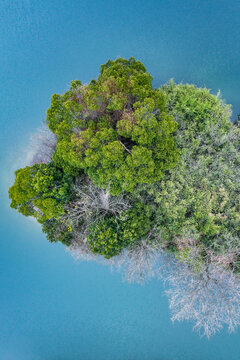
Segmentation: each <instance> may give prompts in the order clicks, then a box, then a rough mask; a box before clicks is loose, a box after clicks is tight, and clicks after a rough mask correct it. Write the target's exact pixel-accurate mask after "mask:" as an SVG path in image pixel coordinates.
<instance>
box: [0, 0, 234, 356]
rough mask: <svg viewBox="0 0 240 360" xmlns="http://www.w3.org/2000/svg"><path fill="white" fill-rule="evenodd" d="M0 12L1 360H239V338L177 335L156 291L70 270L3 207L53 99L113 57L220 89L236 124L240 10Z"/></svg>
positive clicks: (87, 5) (84, 6)
mask: <svg viewBox="0 0 240 360" xmlns="http://www.w3.org/2000/svg"><path fill="white" fill-rule="evenodd" d="M0 14H1V20H0V34H1V42H0V46H1V57H0V74H1V96H0V105H1V115H0V126H1V132H0V140H1V141H0V147H1V152H0V162H1V183H0V185H1V192H0V197H1V218H0V221H1V252H0V290H1V291H0V359H4V360H5V359H6V360H81V359H84V360H85V359H86V360H98V359H99V360H112V359H114V360H145V359H146V360H147V359H148V360H210V359H211V360H212V359H218V360H239V359H240V332H239V331H238V332H236V333H234V334H231V335H229V334H228V333H227V332H226V331H225V330H224V331H223V332H222V333H220V334H218V335H216V336H215V337H213V338H211V339H210V340H206V339H205V338H200V337H199V335H198V334H196V333H193V332H192V326H191V324H188V323H175V324H174V325H173V324H172V323H171V321H170V314H169V310H168V305H167V300H166V298H165V296H163V295H162V292H163V286H162V284H161V282H159V281H151V282H149V283H148V284H146V285H145V286H140V285H129V284H127V283H123V282H122V280H121V276H120V274H116V273H111V272H110V270H109V269H108V268H107V267H103V266H101V265H97V264H95V263H77V262H75V261H74V260H73V259H72V258H71V256H70V255H69V254H68V253H66V252H65V249H64V247H63V246H61V245H60V244H55V245H54V244H49V243H48V242H47V240H46V239H45V237H44V235H43V234H42V233H41V231H40V228H39V227H38V225H37V224H35V223H34V222H32V221H31V220H29V219H26V218H23V217H22V216H21V215H19V214H17V213H16V212H15V211H13V210H11V209H10V208H9V202H8V196H7V188H8V185H9V183H11V181H12V180H13V175H12V173H13V170H14V169H16V168H18V167H19V166H22V165H24V162H25V160H26V156H27V147H28V144H29V137H30V135H31V134H32V133H33V132H34V131H36V129H37V127H39V126H40V125H41V122H42V120H43V119H44V117H45V111H46V109H47V107H48V106H49V101H50V96H51V94H52V93H54V92H63V91H65V90H66V89H67V87H68V84H69V82H70V81H71V80H72V79H81V80H82V81H83V82H88V81H89V80H91V78H94V77H96V76H97V74H98V69H99V65H100V64H102V63H105V62H106V61H107V60H108V59H109V58H111V59H114V58H116V57H117V56H122V57H126V58H129V57H130V56H134V57H135V58H137V59H139V60H141V61H142V62H143V63H144V64H145V65H146V67H147V69H148V70H149V71H150V72H151V74H152V75H153V77H154V79H155V80H154V85H155V86H158V85H160V84H161V83H163V82H165V81H167V80H168V79H169V78H171V77H174V78H175V80H176V81H177V82H178V81H184V82H194V83H195V84H197V85H201V86H204V85H206V86H207V87H208V88H211V89H212V91H213V92H214V93H216V92H217V91H218V89H221V90H222V96H223V98H224V99H226V102H228V103H231V104H233V113H234V115H233V119H235V118H236V115H237V114H238V113H240V97H239V93H240V66H239V65H240V57H239V54H240V30H239V29H240V26H239V19H240V3H239V2H238V1H237V0H228V1H225V0H211V1H205V0H201V1H200V0H191V1H190V0H185V1H183V0H182V1H181V0H179V1H178V0H175V1H173V0H172V1H170V0H165V1H161V0H158V1H153V0H151V1H148V2H143V1H140V0H139V1H124V0H122V1H118V2H114V1H110V0H109V1H104V2H103V1H96V0H95V1H90V0H89V1H79V0H76V1H74V0H68V1H66V0H62V1H56V0H50V1H48V2H46V1H43V0H38V1H37V2H33V1H31V0H18V1H9V0H8V1H7V0H3V1H1V4H0Z"/></svg>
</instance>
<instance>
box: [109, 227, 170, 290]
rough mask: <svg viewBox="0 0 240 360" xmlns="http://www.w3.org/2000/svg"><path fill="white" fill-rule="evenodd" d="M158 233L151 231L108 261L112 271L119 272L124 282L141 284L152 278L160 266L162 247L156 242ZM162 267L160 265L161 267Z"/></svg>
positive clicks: (155, 230)
mask: <svg viewBox="0 0 240 360" xmlns="http://www.w3.org/2000/svg"><path fill="white" fill-rule="evenodd" d="M158 237H159V232H158V230H157V229H155V228H154V229H152V230H151V231H149V233H148V234H147V235H146V236H145V237H143V238H142V239H140V240H138V241H136V242H135V243H134V244H133V245H132V246H130V247H128V248H125V249H123V250H122V252H121V253H120V254H119V255H118V256H115V257H113V258H111V259H110V261H109V262H110V265H111V267H112V269H114V268H115V269H117V270H120V271H121V272H122V273H123V278H124V280H126V281H128V282H130V283H132V282H137V283H140V284H143V283H144V282H145V281H147V280H149V279H151V278H153V277H154V276H155V275H156V273H157V271H158V267H159V266H160V265H161V258H162V253H163V250H162V247H161V246H160V244H159V241H157V238H158ZM161 266H162V265H161Z"/></svg>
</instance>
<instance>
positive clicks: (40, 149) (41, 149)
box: [29, 126, 57, 166]
mask: <svg viewBox="0 0 240 360" xmlns="http://www.w3.org/2000/svg"><path fill="white" fill-rule="evenodd" d="M56 141H57V138H56V135H55V134H53V133H52V132H51V131H50V130H49V129H48V127H47V126H43V127H41V128H39V129H38V131H37V133H36V134H34V135H33V136H32V138H31V159H30V161H29V165H30V166H32V165H33V164H41V163H44V164H47V163H48V162H49V161H50V160H51V158H52V155H53V153H54V151H55V149H56Z"/></svg>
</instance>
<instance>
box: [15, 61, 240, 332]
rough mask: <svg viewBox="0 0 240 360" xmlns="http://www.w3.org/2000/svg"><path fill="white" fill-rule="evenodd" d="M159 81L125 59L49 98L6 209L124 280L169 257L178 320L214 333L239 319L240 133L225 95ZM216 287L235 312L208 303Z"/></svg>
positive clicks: (147, 273)
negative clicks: (121, 272)
mask: <svg viewBox="0 0 240 360" xmlns="http://www.w3.org/2000/svg"><path fill="white" fill-rule="evenodd" d="M152 80H153V78H152V77H151V75H150V74H149V73H148V72H147V71H146V69H145V67H144V65H143V64H142V63H141V62H140V61H136V60H135V59H134V58H130V59H129V60H126V59H122V58H119V59H117V60H114V61H111V60H109V61H108V62H107V63H106V64H104V65H102V66H101V67H100V74H99V76H98V78H97V79H95V80H91V81H90V82H89V84H86V85H83V84H82V83H81V82H80V81H79V80H75V81H72V82H71V85H70V89H69V90H68V91H66V92H65V93H64V94H62V95H58V94H54V95H53V96H52V99H51V106H50V108H49V109H48V110H47V118H46V125H47V129H46V130H44V131H43V132H42V133H41V134H40V135H39V136H37V137H36V138H37V139H38V141H37V146H36V151H35V153H34V156H33V159H32V161H31V164H29V165H28V166H26V167H25V168H23V169H19V170H17V171H16V172H15V175H16V177H15V183H14V184H13V185H12V186H11V187H10V189H9V197H10V199H11V207H12V208H14V209H17V210H18V211H19V212H20V213H21V214H23V215H25V216H34V217H35V218H36V219H37V220H38V221H39V223H41V225H42V230H43V232H44V233H45V234H46V237H47V239H48V240H49V241H50V242H56V241H60V242H62V243H63V244H65V245H67V246H68V247H69V249H70V251H72V252H73V254H75V255H76V256H77V257H78V258H85V259H90V258H91V259H92V258H95V259H98V258H102V257H104V258H105V259H108V260H107V261H108V262H109V263H110V264H111V265H112V266H114V265H116V266H117V267H118V268H119V267H122V268H124V269H125V272H126V278H127V279H128V280H129V281H132V280H136V281H143V280H144V279H145V278H150V277H151V276H153V275H154V274H159V269H158V267H157V264H158V260H159V257H161V258H162V259H163V258H164V259H167V258H168V256H169V257H170V258H171V259H173V261H172V260H171V264H173V265H172V268H174V269H175V270H174V271H175V272H176V274H175V275H174V273H173V272H172V271H170V275H169V274H168V275H167V277H166V278H168V279H169V283H170V284H172V286H173V287H174V289H173V290H172V291H170V292H169V294H170V295H169V296H170V305H171V307H172V311H173V314H174V315H173V317H174V319H183V318H187V319H189V318H191V319H194V320H196V326H197V327H198V328H201V326H202V327H203V328H204V331H205V333H206V334H207V335H208V336H209V334H211V333H214V332H215V331H216V329H219V328H221V326H222V324H223V323H225V324H227V325H228V326H229V329H233V328H234V326H236V324H238V323H240V320H236V324H235V323H234V324H233V320H232V319H233V317H234V312H236V309H237V308H238V307H239V304H240V295H239V297H238V296H237V292H236V291H235V290H234V289H238V288H239V287H240V283H239V273H240V242H239V235H240V215H239V214H240V194H239V185H238V183H239V177H240V153H239V149H240V128H239V126H238V123H236V124H233V123H231V121H230V116H231V107H230V106H229V105H227V104H225V102H224V101H223V100H222V99H221V95H220V93H218V94H217V95H213V94H211V92H210V91H209V90H208V89H206V88H198V87H196V86H194V85H190V84H176V83H175V82H174V81H173V80H170V82H169V83H167V84H164V85H162V86H161V87H160V88H153V86H152ZM236 125H237V126H236ZM163 254H164V256H163ZM184 274H185V275H184ZM198 283H199V284H202V291H197V292H195V293H194V294H193V293H192V292H193V291H194V289H195V288H196V284H198ZM209 283H212V284H213V285H214V287H215V288H216V289H220V291H221V292H222V293H224V292H225V294H223V295H225V296H223V299H224V304H225V303H227V301H228V298H229V297H230V296H231V294H232V295H233V300H232V302H231V303H229V309H230V311H229V312H225V313H223V305H222V304H223V303H221V304H220V302H219V301H218V299H216V304H217V305H216V306H215V305H214V306H213V305H212V304H213V302H214V300H213V298H214V294H211V296H209V294H208V293H207V291H211V290H210V288H209V285H208V284H209ZM181 289H182V290H183V292H184V296H182V295H181ZM217 293H218V291H216V294H217ZM197 294H199V295H197ZM191 299H194V301H192V302H191V301H190V300H191ZM207 299H210V301H211V304H210V303H206V302H207V301H208V300H207ZM189 301H190V303H189ZM224 306H225V305H224ZM189 308H191V309H192V310H191V311H192V313H194V314H195V315H194V316H192V317H189V315H188V314H187V309H189ZM181 309H182V310H181ZM206 309H207V310H206ZM194 311H195V312H194ZM206 311H207V312H209V314H210V313H211V315H208V314H207V313H206ZM216 317H217V318H216ZM236 319H238V317H236Z"/></svg>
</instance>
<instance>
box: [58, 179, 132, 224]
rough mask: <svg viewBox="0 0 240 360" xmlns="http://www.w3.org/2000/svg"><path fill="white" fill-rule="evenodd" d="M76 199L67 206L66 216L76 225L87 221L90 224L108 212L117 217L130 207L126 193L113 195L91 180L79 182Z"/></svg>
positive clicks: (75, 189)
mask: <svg viewBox="0 0 240 360" xmlns="http://www.w3.org/2000/svg"><path fill="white" fill-rule="evenodd" d="M74 191H75V200H74V201H72V202H71V203H69V204H68V205H67V206H66V209H65V210H66V215H65V218H66V220H67V221H69V220H70V221H71V222H72V224H73V225H74V226H78V224H79V223H80V222H85V223H86V224H87V225H88V226H89V225H91V224H92V223H94V222H95V221H99V219H101V218H104V216H105V215H106V214H109V213H111V214H113V215H115V216H116V217H117V216H118V215H120V214H121V212H122V211H125V210H127V209H128V208H129V207H130V203H129V201H128V200H127V199H126V198H125V196H124V194H121V195H119V196H111V195H110V193H109V190H108V189H101V188H98V187H96V186H94V184H93V183H92V182H91V181H88V182H87V184H84V183H83V182H79V183H77V184H76V185H75V188H74Z"/></svg>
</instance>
